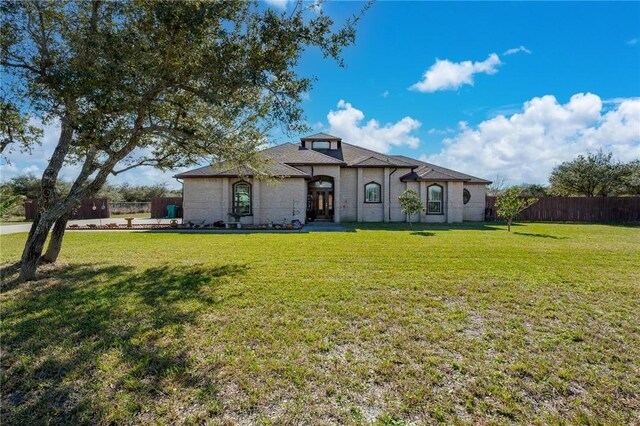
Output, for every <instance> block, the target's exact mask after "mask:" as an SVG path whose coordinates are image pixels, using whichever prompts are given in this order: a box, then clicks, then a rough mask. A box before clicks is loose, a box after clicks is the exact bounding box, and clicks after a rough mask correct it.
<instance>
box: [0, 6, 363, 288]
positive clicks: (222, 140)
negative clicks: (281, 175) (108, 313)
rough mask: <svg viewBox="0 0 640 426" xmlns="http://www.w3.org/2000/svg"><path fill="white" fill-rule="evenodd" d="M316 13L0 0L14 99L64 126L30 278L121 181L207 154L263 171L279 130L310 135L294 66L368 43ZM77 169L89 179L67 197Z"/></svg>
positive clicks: (32, 237) (44, 188)
mask: <svg viewBox="0 0 640 426" xmlns="http://www.w3.org/2000/svg"><path fill="white" fill-rule="evenodd" d="M367 7H368V6H367ZM311 8H313V5H305V4H303V3H302V1H299V2H298V3H296V4H295V5H294V6H293V7H292V9H290V10H288V11H284V12H279V13H277V12H275V11H274V10H273V9H271V8H268V7H264V5H260V4H258V3H257V2H241V1H224V2H214V1H201V2H170V1H144V0H143V1H135V2H134V1H120V2H109V1H100V0H96V1H59V2H46V1H38V0H34V1H29V2H26V1H25V2H2V3H0V16H2V18H1V19H2V22H1V26H2V32H1V38H0V51H1V52H2V55H1V56H0V67H1V69H0V72H1V73H2V75H3V76H5V75H6V76H8V78H7V81H11V84H10V85H6V86H7V87H8V90H10V94H9V98H10V99H12V101H13V102H15V104H16V105H18V106H19V108H18V110H23V109H28V110H29V111H30V112H31V113H33V114H36V115H38V116H39V117H40V119H41V120H42V121H43V122H51V121H56V122H58V123H59V124H60V135H59V139H58V143H57V145H56V147H55V149H54V151H53V153H52V155H51V159H50V160H49V163H48V165H47V167H46V169H45V171H44V173H43V176H42V182H41V191H40V194H39V199H38V206H39V212H38V214H37V216H36V218H35V220H34V223H33V226H32V228H31V231H30V232H29V236H28V238H27V242H26V244H25V248H24V251H23V254H22V259H21V268H20V278H21V280H31V279H34V278H35V272H36V267H37V263H38V260H39V259H40V255H41V253H42V251H43V248H44V244H45V240H46V238H47V234H48V232H49V229H50V228H51V227H52V226H53V225H54V224H55V226H54V231H53V233H52V239H51V243H50V244H52V248H53V249H52V250H51V253H50V255H48V256H47V258H48V259H49V260H51V259H54V260H55V258H56V257H57V252H56V250H59V247H60V246H61V241H57V240H59V239H61V238H62V235H64V229H65V227H66V218H67V217H68V213H69V212H70V210H71V209H72V208H73V206H75V205H76V204H77V203H78V202H79V201H80V200H81V199H83V198H87V197H91V196H94V195H95V194H96V193H97V192H98V191H99V190H100V188H101V187H102V186H103V185H104V184H105V182H106V180H107V177H108V176H109V175H117V174H119V173H122V172H124V171H127V170H130V169H132V168H134V167H138V166H143V165H144V166H155V167H158V168H160V169H164V170H167V169H172V168H176V167H182V166H190V165H193V164H195V163H196V162H198V161H201V160H202V159H203V158H210V159H212V161H229V162H231V163H236V164H251V165H252V166H253V167H254V168H255V169H256V170H258V171H259V170H261V169H262V168H261V167H260V166H261V164H262V165H264V164H263V163H264V162H263V160H262V159H261V158H260V157H259V156H257V155H256V152H257V148H258V147H260V146H261V145H263V144H264V143H265V141H266V134H267V132H268V131H269V130H270V129H272V128H273V127H274V126H276V125H280V126H281V127H282V128H283V129H285V130H286V131H288V132H297V131H301V130H302V129H304V128H305V126H304V124H303V123H304V121H303V120H302V111H301V108H300V106H299V102H300V99H301V95H302V94H304V93H305V92H307V91H308V90H309V88H310V86H311V78H309V77H300V76H298V75H297V73H296V71H295V66H296V65H297V63H298V61H299V59H300V57H301V55H302V53H303V52H304V51H305V50H306V49H307V48H309V47H315V48H318V49H319V50H320V51H321V52H322V54H323V55H324V57H332V58H334V59H336V60H337V61H338V62H339V64H342V61H341V58H340V52H341V50H342V48H344V47H345V46H347V45H349V44H351V43H352V42H353V41H354V39H355V24H356V22H357V21H358V19H359V16H354V17H352V18H350V19H349V20H347V21H346V23H345V24H344V25H343V26H342V27H340V28H337V29H336V28H335V26H334V22H333V21H332V20H331V19H330V18H329V17H328V16H327V15H326V14H325V12H324V11H323V9H315V10H313V11H312V10H311ZM365 8H366V7H365ZM3 85H4V83H3ZM23 122H24V120H23ZM65 163H75V164H77V165H78V166H79V170H80V172H79V174H78V176H77V178H76V179H75V181H74V182H73V184H72V186H71V188H70V190H69V192H68V194H66V195H65V196H63V197H60V196H58V195H57V194H56V191H55V188H56V182H57V181H58V175H59V172H60V169H61V168H62V166H63V165H64V164H65Z"/></svg>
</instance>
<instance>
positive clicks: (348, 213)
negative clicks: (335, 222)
mask: <svg viewBox="0 0 640 426" xmlns="http://www.w3.org/2000/svg"><path fill="white" fill-rule="evenodd" d="M340 173H341V177H340V184H341V185H342V188H340V189H341V191H340V193H341V195H340V217H341V218H342V221H343V222H355V221H357V220H358V171H357V169H354V168H347V167H345V168H342V169H341V170H340Z"/></svg>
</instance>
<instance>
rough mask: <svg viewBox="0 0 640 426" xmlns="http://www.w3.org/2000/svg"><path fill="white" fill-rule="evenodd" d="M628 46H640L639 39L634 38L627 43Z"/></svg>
mask: <svg viewBox="0 0 640 426" xmlns="http://www.w3.org/2000/svg"><path fill="white" fill-rule="evenodd" d="M627 44H628V45H629V46H635V45H636V44H638V39H637V38H632V39H631V40H629V41H627Z"/></svg>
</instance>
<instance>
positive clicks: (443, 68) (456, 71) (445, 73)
mask: <svg viewBox="0 0 640 426" xmlns="http://www.w3.org/2000/svg"><path fill="white" fill-rule="evenodd" d="M501 64H502V62H500V58H499V57H498V55H496V54H495V53H492V54H490V55H489V56H488V57H487V59H485V60H484V61H481V62H471V61H462V62H451V61H449V60H447V59H436V63H435V64H433V65H431V67H430V68H429V69H428V70H427V71H426V72H425V73H424V76H423V79H422V81H419V82H417V83H416V84H414V85H413V86H411V87H410V88H409V90H417V91H419V92H429V93H431V92H436V91H438V90H452V89H457V88H459V87H460V86H462V85H463V84H470V85H472V86H473V81H474V80H473V79H474V75H475V74H480V73H482V74H495V73H497V72H498V69H497V67H498V66H499V65H501Z"/></svg>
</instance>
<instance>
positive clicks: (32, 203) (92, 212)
mask: <svg viewBox="0 0 640 426" xmlns="http://www.w3.org/2000/svg"><path fill="white" fill-rule="evenodd" d="M94 207H95V209H94ZM37 212H38V200H27V201H25V202H24V215H25V217H26V219H27V220H33V219H34V218H35V217H36V213H37ZM110 216H111V209H110V208H109V200H107V199H106V198H87V199H85V200H82V202H81V203H80V205H78V206H76V207H75V208H74V209H73V210H72V211H71V219H101V218H102V219H106V218H108V217H110Z"/></svg>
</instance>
